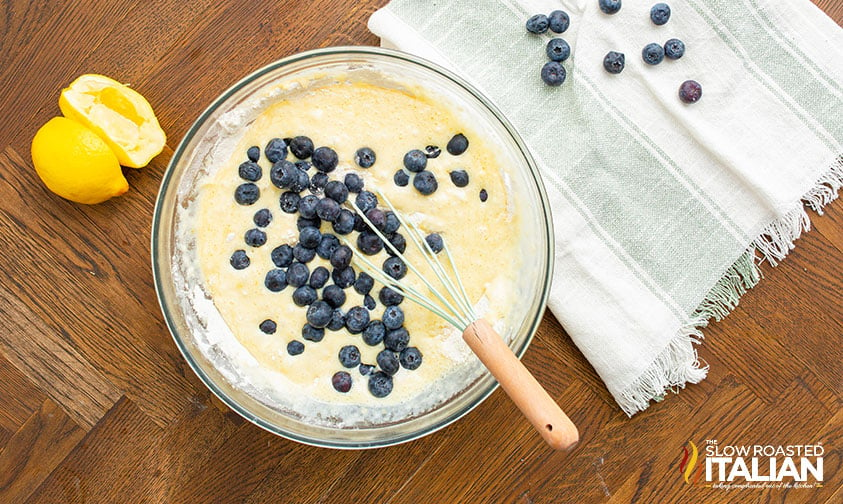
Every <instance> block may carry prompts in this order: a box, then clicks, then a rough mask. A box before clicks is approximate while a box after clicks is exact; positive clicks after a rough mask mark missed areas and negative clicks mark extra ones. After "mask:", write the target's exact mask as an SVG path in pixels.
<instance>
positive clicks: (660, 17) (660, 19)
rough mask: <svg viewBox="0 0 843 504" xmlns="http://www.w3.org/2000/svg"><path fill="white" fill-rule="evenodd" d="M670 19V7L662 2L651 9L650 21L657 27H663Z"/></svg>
mask: <svg viewBox="0 0 843 504" xmlns="http://www.w3.org/2000/svg"><path fill="white" fill-rule="evenodd" d="M669 19H670V6H669V5H667V4H666V3H663V2H660V3H657V4H656V5H654V6H653V7H652V8H651V9H650V20H651V21H652V22H653V24H655V25H659V26H661V25H663V24H665V23H667V21H668V20H669Z"/></svg>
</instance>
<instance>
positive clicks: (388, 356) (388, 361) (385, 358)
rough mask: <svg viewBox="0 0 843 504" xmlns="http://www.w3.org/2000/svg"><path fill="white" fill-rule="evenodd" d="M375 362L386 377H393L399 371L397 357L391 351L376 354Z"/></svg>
mask: <svg viewBox="0 0 843 504" xmlns="http://www.w3.org/2000/svg"><path fill="white" fill-rule="evenodd" d="M375 361H376V362H377V363H378V367H379V368H381V371H383V372H384V373H386V374H388V375H394V374H395V373H397V372H398V369H400V367H399V363H398V357H397V356H396V355H395V352H393V351H391V350H381V351H380V352H378V356H377V357H375Z"/></svg>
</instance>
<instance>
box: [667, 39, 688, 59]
mask: <svg viewBox="0 0 843 504" xmlns="http://www.w3.org/2000/svg"><path fill="white" fill-rule="evenodd" d="M684 54H685V43H684V42H682V41H681V40H679V39H675V38H672V39H670V40H668V41H667V42H665V43H664V55H665V56H667V57H668V58H670V59H673V60H677V59H679V58H681V57H682V55H684Z"/></svg>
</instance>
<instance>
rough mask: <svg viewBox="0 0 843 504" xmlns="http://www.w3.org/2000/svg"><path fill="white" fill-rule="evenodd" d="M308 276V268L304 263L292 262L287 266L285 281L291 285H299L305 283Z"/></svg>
mask: <svg viewBox="0 0 843 504" xmlns="http://www.w3.org/2000/svg"><path fill="white" fill-rule="evenodd" d="M294 252H295V250H294ZM309 277H310V269H308V267H307V265H306V264H304V263H300V262H294V263H293V264H291V265H290V267H289V268H287V283H288V284H290V285H291V286H293V287H301V286H302V285H304V284H306V283H307V279H308V278H309Z"/></svg>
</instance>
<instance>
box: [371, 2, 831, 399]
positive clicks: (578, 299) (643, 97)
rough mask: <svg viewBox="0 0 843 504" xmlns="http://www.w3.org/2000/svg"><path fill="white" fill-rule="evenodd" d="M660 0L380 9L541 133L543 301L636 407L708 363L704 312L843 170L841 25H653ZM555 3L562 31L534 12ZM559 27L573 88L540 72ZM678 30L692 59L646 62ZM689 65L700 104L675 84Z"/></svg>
mask: <svg viewBox="0 0 843 504" xmlns="http://www.w3.org/2000/svg"><path fill="white" fill-rule="evenodd" d="M654 3H655V2H633V1H627V2H624V3H623V7H622V8H621V10H620V11H619V12H617V13H616V14H613V15H608V14H604V13H603V12H601V10H600V9H599V7H598V0H555V1H551V0H547V1H538V0H537V1H527V0H471V1H468V0H458V1H444V0H392V1H391V2H390V3H389V4H388V5H387V6H385V7H384V8H382V9H380V10H378V11H377V12H375V13H374V14H373V15H372V16H371V18H370V19H369V29H370V30H371V31H372V32H373V33H374V34H376V35H378V36H379V37H380V38H381V41H382V45H383V46H387V47H393V48H398V49H401V50H404V51H407V52H410V53H413V54H415V55H418V56H421V57H424V58H427V59H429V60H432V61H434V62H436V63H439V64H441V65H443V66H445V67H447V68H449V69H450V70H452V71H454V72H456V73H457V74H459V75H461V76H462V77H464V78H465V79H467V80H469V81H470V82H471V83H472V84H474V85H475V86H476V87H478V88H479V89H480V90H481V91H482V92H483V93H484V94H485V95H486V96H488V97H489V98H490V99H491V100H492V101H493V102H494V103H495V104H496V105H497V106H498V107H499V108H500V109H501V110H502V111H503V113H504V115H505V116H506V117H507V118H508V119H509V120H510V121H511V122H512V124H513V125H514V126H515V128H516V129H517V130H518V132H519V133H520V134H521V136H522V137H523V138H524V140H525V141H526V143H527V144H528V146H529V147H530V150H531V151H532V153H533V155H534V156H535V158H536V160H537V162H538V164H539V168H540V170H541V173H542V177H543V180H544V183H545V185H546V187H547V192H548V197H549V198H550V204H551V207H552V208H553V220H554V228H555V235H556V257H555V272H554V280H553V286H552V291H551V296H550V301H549V303H548V307H549V308H550V310H551V311H552V312H553V314H554V315H555V316H556V317H557V318H558V319H559V321H560V322H561V323H562V325H563V326H564V327H565V329H566V330H567V331H568V334H570V336H571V338H572V339H573V341H574V342H575V343H576V345H577V346H578V347H579V348H580V350H581V351H582V353H583V354H584V355H585V357H586V358H587V359H588V360H589V361H590V362H591V364H592V365H593V366H594V368H595V369H596V370H597V372H598V373H599V374H600V376H601V378H602V379H603V381H604V382H605V384H606V386H607V387H608V389H609V391H610V392H611V393H612V395H613V396H614V397H615V399H616V400H617V402H618V404H619V405H620V407H621V408H622V409H623V411H624V412H626V413H627V414H628V415H632V414H634V413H635V412H637V411H641V410H643V409H645V408H647V407H648V405H649V404H650V401H652V400H659V399H661V398H662V397H663V396H664V394H665V393H666V392H667V391H669V390H677V389H678V388H681V387H684V385H685V384H686V383H689V382H690V383H697V382H699V381H700V380H702V379H703V378H705V375H706V372H707V366H705V365H703V364H702V363H701V362H700V361H699V359H698V357H697V353H696V349H695V344H698V343H699V342H700V340H701V339H702V337H703V335H702V332H701V328H703V327H705V325H706V323H707V321H709V320H710V319H712V318H714V319H719V318H721V317H723V316H725V315H726V314H727V313H728V312H729V311H730V310H731V309H733V308H734V307H735V305H737V303H738V299H739V297H740V296H741V295H742V294H743V293H744V292H745V291H746V290H747V289H749V288H751V287H752V286H754V285H755V284H756V283H757V282H758V281H759V279H760V272H759V269H758V266H757V265H758V263H759V262H760V261H765V260H766V261H768V262H770V263H771V264H773V265H775V264H776V262H777V261H779V260H781V259H782V258H784V256H785V255H786V254H787V252H788V251H789V250H790V249H792V248H793V247H794V240H795V239H796V238H798V237H799V235H800V234H801V233H802V232H803V231H807V230H808V229H809V227H810V221H809V218H808V214H807V213H806V207H809V208H811V209H813V210H814V211H816V212H817V213H820V214H821V213H822V207H823V206H824V205H825V204H827V203H828V202H829V201H831V200H833V199H834V198H836V197H837V192H838V190H839V188H840V187H841V185H843V30H841V28H840V27H839V26H837V24H835V23H834V22H833V21H832V20H831V19H829V18H828V17H827V16H826V15H825V14H824V13H823V12H822V11H820V10H819V9H818V8H817V7H816V6H814V5H813V4H812V3H811V2H810V1H809V0H790V1H786V2H785V1H775V0H682V1H677V2H672V3H670V7H671V9H672V14H671V17H670V20H669V21H668V22H667V23H666V24H664V25H661V26H656V25H655V24H654V23H653V22H652V21H651V20H650V16H649V12H650V7H651V6H652V5H653V4H654ZM556 9H561V10H564V11H566V12H567V13H568V14H569V16H570V19H571V22H570V28H568V30H567V31H565V32H564V33H563V34H561V35H557V34H554V33H552V32H550V31H548V32H547V33H545V34H542V35H535V34H531V33H528V32H527V31H526V30H525V22H526V20H527V19H528V18H529V17H530V16H532V15H533V14H537V13H544V14H548V13H550V12H551V11H553V10H556ZM552 37H562V38H564V39H565V40H567V41H568V43H569V44H570V46H571V56H570V58H569V59H568V60H566V61H565V62H564V63H563V66H564V67H565V68H566V70H567V80H566V81H565V82H564V83H563V84H562V85H561V86H559V87H550V86H547V85H545V84H544V83H543V81H542V79H541V78H540V69H541V67H542V65H543V64H544V63H545V62H546V61H547V57H546V55H545V45H546V43H547V42H548V40H550V39H551V38H552ZM671 38H678V39H681V40H682V41H684V43H685V45H686V51H685V54H684V56H682V58H681V59H677V60H669V59H665V60H664V61H663V62H661V63H660V64H658V65H647V64H645V63H644V61H643V59H642V55H641V51H642V48H643V47H644V46H645V45H647V44H648V43H650V42H656V43H659V44H664V42H665V41H667V40H668V39H671ZM608 51H618V52H622V53H624V54H625V56H626V58H625V59H626V67H625V69H624V70H623V72H622V73H620V74H609V73H608V72H606V71H605V70H604V69H603V57H604V56H605V55H606V53H607V52H608ZM688 79H694V80H696V81H698V82H699V83H700V84H701V85H702V98H701V99H700V100H699V101H698V102H696V103H694V104H685V103H683V102H682V101H680V99H679V97H678V89H679V86H680V84H681V83H682V82H683V81H685V80H688ZM783 309H786V307H784V308H783ZM560 365H563V364H562V363H560Z"/></svg>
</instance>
